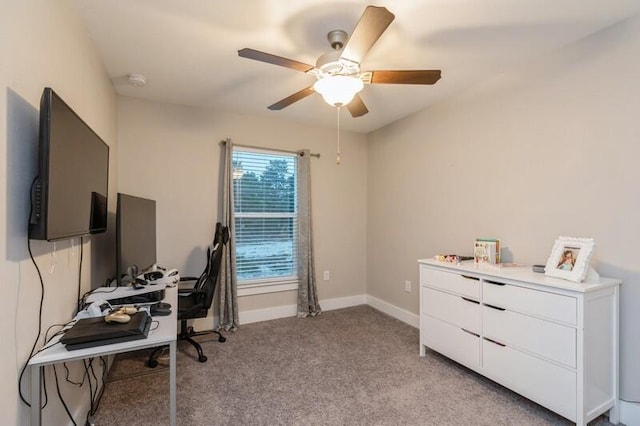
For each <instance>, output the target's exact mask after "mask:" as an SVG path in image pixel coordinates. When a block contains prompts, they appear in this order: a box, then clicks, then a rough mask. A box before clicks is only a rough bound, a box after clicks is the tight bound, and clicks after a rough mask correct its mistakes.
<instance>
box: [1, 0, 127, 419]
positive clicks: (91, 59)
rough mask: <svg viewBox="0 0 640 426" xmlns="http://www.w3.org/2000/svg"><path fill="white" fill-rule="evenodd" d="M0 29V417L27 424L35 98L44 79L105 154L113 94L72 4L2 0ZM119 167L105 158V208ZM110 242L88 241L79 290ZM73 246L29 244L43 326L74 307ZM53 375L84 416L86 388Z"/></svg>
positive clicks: (75, 373) (98, 270) (112, 140)
mask: <svg viewBox="0 0 640 426" xmlns="http://www.w3.org/2000/svg"><path fill="white" fill-rule="evenodd" d="M0 32H1V34H0V52H2V53H1V54H0V176H2V177H1V178H0V181H1V182H2V185H0V206H2V208H0V224H1V226H0V242H1V243H0V259H1V260H0V265H1V266H2V268H1V272H2V274H1V282H2V297H3V302H2V309H0V329H1V330H2V333H1V334H0V336H1V339H2V344H1V345H0V360H1V362H0V366H1V367H0V368H1V369H0V376H1V377H2V379H3V380H2V385H0V413H2V415H1V416H0V417H1V418H2V424H7V425H9V424H11V425H18V424H28V422H29V415H28V411H27V407H26V406H25V405H23V404H22V403H21V402H20V400H19V398H18V392H17V382H18V374H19V370H20V368H21V367H22V365H23V364H24V363H25V361H26V358H27V356H28V354H29V351H30V349H31V345H32V344H33V340H34V338H35V336H36V334H37V320H38V302H39V299H40V283H39V280H38V277H37V274H36V270H35V268H34V266H33V264H32V263H31V261H30V260H29V256H28V253H27V247H26V238H27V235H26V229H27V216H28V213H29V187H30V184H31V180H32V179H33V178H34V176H35V175H36V172H37V162H38V159H37V157H38V152H37V143H38V139H37V138H38V110H39V106H40V95H41V94H42V90H43V88H44V87H45V86H50V87H53V88H54V90H56V92H57V93H58V94H59V95H60V96H62V97H63V99H65V101H66V102H67V103H68V104H69V105H70V106H71V107H72V108H73V109H74V110H75V111H76V112H78V114H79V115H80V116H81V117H82V118H83V119H84V120H85V121H86V122H87V123H88V124H89V125H90V126H91V127H92V128H93V129H94V130H95V131H96V132H97V133H98V134H99V135H100V136H101V137H102V138H103V139H104V140H105V141H106V142H107V143H108V144H109V145H110V148H111V156H112V160H113V159H114V158H115V157H116V151H117V150H116V97H115V92H114V90H113V88H112V86H111V83H110V81H109V79H108V78H107V75H106V73H105V72H104V70H103V67H102V65H101V63H100V60H99V58H98V57H97V55H96V54H95V51H94V49H93V47H92V45H91V42H90V40H89V39H88V37H87V35H86V32H85V29H84V27H83V25H82V23H81V21H80V19H79V17H78V16H77V14H76V12H75V7H74V3H73V2H72V1H70V0H62V1H55V2H52V1H49V0H22V1H4V2H2V13H0ZM116 166H117V165H116V163H115V161H112V162H111V169H110V173H111V181H110V183H109V186H110V188H109V189H110V200H109V203H110V204H109V209H110V210H111V211H112V212H113V211H115V203H114V202H113V201H114V199H115V198H114V195H115V177H116V169H117V167H116ZM110 239H111V236H110V235H106V236H105V235H101V236H94V237H91V238H85V241H86V242H85V244H84V262H83V269H82V272H83V274H82V291H83V292H84V291H86V290H88V289H89V286H90V285H92V284H98V283H100V282H102V281H103V280H104V278H106V276H107V275H109V274H112V273H113V272H112V271H111V267H110V265H109V262H100V263H97V262H96V261H95V259H96V258H97V257H102V256H105V254H106V253H109V254H110V253H111V252H112V250H111V249H108V247H109V244H110V242H109V241H110ZM71 241H73V246H72V245H71ZM79 243H80V240H79V238H76V239H74V240H70V241H62V242H58V243H57V244H56V245H55V256H54V255H53V252H54V244H53V243H48V242H42V241H33V242H32V249H33V253H34V255H35V258H36V262H37V263H38V265H39V266H40V268H41V271H42V274H43V279H44V288H45V298H44V307H43V320H42V324H43V332H44V330H46V328H47V327H48V326H49V325H51V324H55V323H65V322H67V321H69V320H70V319H71V317H72V314H73V313H74V310H75V304H76V294H77V291H78V290H77V283H78V259H79ZM52 265H53V268H52ZM80 365H81V364H80ZM80 365H79V364H78V363H72V364H71V365H70V368H71V371H72V378H75V379H79V378H80V377H81V374H82V373H81V372H80V369H79V367H80ZM47 370H48V372H49V373H50V369H47ZM59 370H60V369H59ZM58 374H59V375H60V372H59V373H58ZM25 379H26V380H25V386H24V387H23V389H24V391H25V392H26V395H27V397H28V395H29V393H28V392H29V389H30V387H29V383H30V382H29V374H28V373H27V374H26V375H25ZM60 379H61V380H62V382H63V383H62V384H61V387H62V392H63V394H64V396H65V399H66V401H67V402H68V404H69V406H70V409H71V410H72V412H73V413H74V414H75V418H76V420H77V421H78V422H80V423H81V422H82V421H83V419H84V415H85V413H86V410H87V407H88V401H87V399H88V398H87V394H88V390H87V389H88V388H86V387H85V388H83V389H82V390H80V391H78V390H77V389H76V388H75V387H74V386H71V385H67V384H65V383H64V377H60ZM52 383H53V379H52V377H51V376H50V377H49V380H48V384H49V404H48V406H47V408H46V409H45V413H44V416H45V418H46V419H47V424H67V423H68V419H67V416H66V414H65V413H64V410H63V408H62V405H61V404H60V402H59V399H58V397H57V395H56V393H55V388H53V387H52V386H51V384H52Z"/></svg>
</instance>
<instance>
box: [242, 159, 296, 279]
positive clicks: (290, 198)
mask: <svg viewBox="0 0 640 426" xmlns="http://www.w3.org/2000/svg"><path fill="white" fill-rule="evenodd" d="M296 158H297V157H296V155H295V154H282V153H270V152H267V151H257V150H249V149H243V148H238V147H236V148H235V149H234V153H233V195H234V213H235V239H236V267H237V276H238V284H240V285H241V284H247V283H255V282H261V281H289V280H296V279H297V262H298V261H297V247H298V241H297V236H298V209H297V197H296Z"/></svg>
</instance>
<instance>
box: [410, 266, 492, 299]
mask: <svg viewBox="0 0 640 426" xmlns="http://www.w3.org/2000/svg"><path fill="white" fill-rule="evenodd" d="M420 285H422V286H429V287H434V288H439V289H442V290H445V291H449V292H451V293H457V294H460V295H462V296H468V297H471V298H474V299H479V298H480V279H479V278H476V277H471V276H466V275H461V274H457V273H452V272H443V271H435V270H433V269H429V268H426V267H424V266H421V267H420Z"/></svg>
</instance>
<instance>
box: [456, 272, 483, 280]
mask: <svg viewBox="0 0 640 426" xmlns="http://www.w3.org/2000/svg"><path fill="white" fill-rule="evenodd" d="M460 276H461V277H462V278H466V279H468V280H476V281H480V278H478V277H472V276H471V275H464V274H462V275H460Z"/></svg>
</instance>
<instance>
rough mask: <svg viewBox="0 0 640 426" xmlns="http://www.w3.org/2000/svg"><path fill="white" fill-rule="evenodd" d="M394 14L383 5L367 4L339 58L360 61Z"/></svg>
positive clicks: (391, 20)
mask: <svg viewBox="0 0 640 426" xmlns="http://www.w3.org/2000/svg"><path fill="white" fill-rule="evenodd" d="M394 18H395V15H394V14H393V13H391V12H389V11H388V10H387V9H386V8H384V7H376V6H367V8H366V9H365V10H364V13H363V14H362V16H361V17H360V20H359V21H358V23H357V24H356V27H355V29H354V30H353V33H352V34H351V37H349V40H347V44H346V45H345V47H344V50H343V51H342V55H341V56H340V58H341V59H346V60H348V61H351V62H357V63H360V62H362V59H364V57H365V56H366V54H367V53H368V52H369V49H371V47H372V46H373V45H374V44H375V42H376V41H378V39H379V38H380V36H381V35H382V33H384V31H385V30H386V29H387V27H388V26H389V24H391V22H393V19H394Z"/></svg>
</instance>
